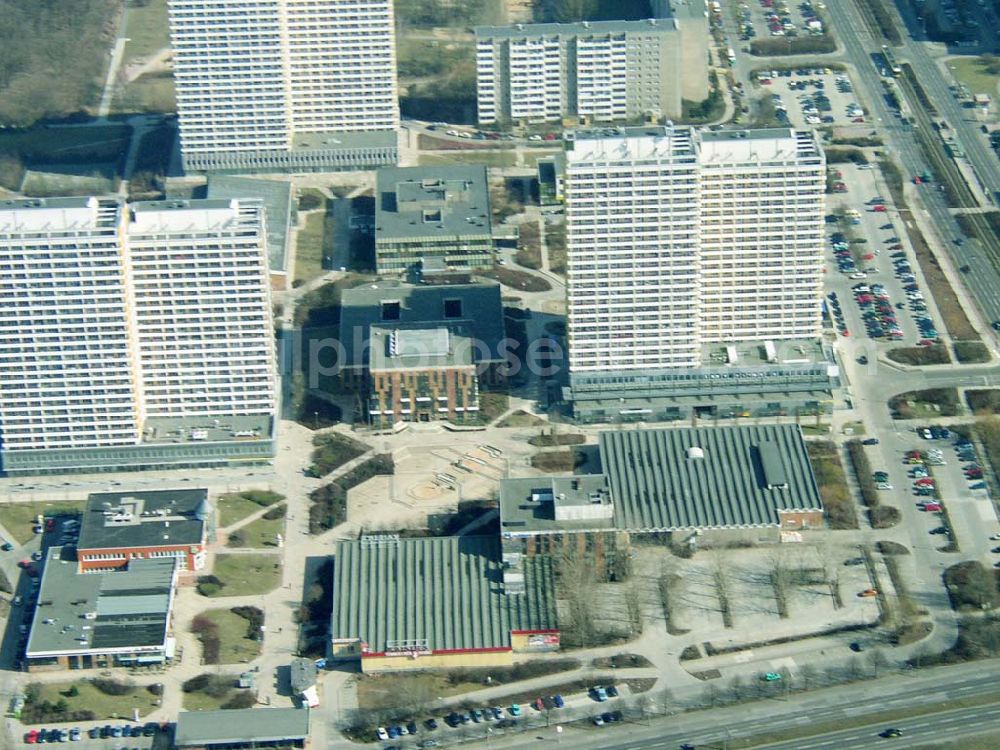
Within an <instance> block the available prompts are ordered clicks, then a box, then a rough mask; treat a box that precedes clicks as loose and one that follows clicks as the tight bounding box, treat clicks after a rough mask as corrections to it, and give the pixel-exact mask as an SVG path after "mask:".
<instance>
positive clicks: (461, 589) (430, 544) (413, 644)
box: [331, 535, 559, 672]
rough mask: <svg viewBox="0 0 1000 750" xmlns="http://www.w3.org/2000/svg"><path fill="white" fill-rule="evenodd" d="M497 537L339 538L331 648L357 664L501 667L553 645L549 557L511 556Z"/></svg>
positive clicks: (367, 668) (369, 668) (370, 667)
mask: <svg viewBox="0 0 1000 750" xmlns="http://www.w3.org/2000/svg"><path fill="white" fill-rule="evenodd" d="M510 562H511V561H507V560H506V559H505V558H503V557H502V556H501V551H500V540H499V539H498V538H497V537H485V536H484V537H476V536H463V537H440V538H419V539H400V538H399V537H397V536H394V535H385V536H369V537H362V538H361V539H360V540H357V541H343V542H339V543H338V544H337V551H336V558H335V562H334V586H333V618H332V624H331V635H332V656H333V658H334V659H337V660H360V662H361V669H362V671H363V672H379V671H390V670H404V669H428V668H436V667H484V666H504V665H509V664H511V663H513V653H514V652H523V651H551V650H555V649H557V648H558V647H559V630H558V627H557V625H556V610H555V587H554V582H553V577H552V564H551V560H550V558H548V557H546V556H536V557H533V558H530V559H528V558H525V559H523V560H521V561H514V564H510Z"/></svg>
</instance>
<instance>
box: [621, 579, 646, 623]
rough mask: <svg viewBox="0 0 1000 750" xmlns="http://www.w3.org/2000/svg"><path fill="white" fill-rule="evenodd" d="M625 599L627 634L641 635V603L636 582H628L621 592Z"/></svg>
mask: <svg viewBox="0 0 1000 750" xmlns="http://www.w3.org/2000/svg"><path fill="white" fill-rule="evenodd" d="M623 596H624V597H625V613H626V616H627V617H628V624H629V632H630V633H631V635H639V634H641V633H642V602H641V600H640V596H639V585H638V583H637V582H636V581H634V580H632V581H629V583H628V584H626V586H625V590H624V592H623Z"/></svg>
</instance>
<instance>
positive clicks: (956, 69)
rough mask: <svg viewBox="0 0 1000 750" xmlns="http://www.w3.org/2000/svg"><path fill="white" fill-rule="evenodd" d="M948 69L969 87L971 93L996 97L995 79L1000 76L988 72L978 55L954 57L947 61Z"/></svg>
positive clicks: (998, 78) (956, 78) (957, 79)
mask: <svg viewBox="0 0 1000 750" xmlns="http://www.w3.org/2000/svg"><path fill="white" fill-rule="evenodd" d="M948 69H949V70H950V71H951V74H952V75H953V76H954V77H955V80H956V81H958V82H959V83H963V84H965V85H966V86H968V87H969V89H970V90H971V91H972V93H973V94H989V95H990V98H991V99H996V98H997V81H1000V76H997V75H995V74H991V73H988V72H987V70H986V66H985V65H983V64H982V63H980V62H979V58H978V57H956V58H952V59H951V60H949V61H948Z"/></svg>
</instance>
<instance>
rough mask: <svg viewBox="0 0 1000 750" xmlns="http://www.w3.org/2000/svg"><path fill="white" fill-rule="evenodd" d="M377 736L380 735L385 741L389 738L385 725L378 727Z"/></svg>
mask: <svg viewBox="0 0 1000 750" xmlns="http://www.w3.org/2000/svg"><path fill="white" fill-rule="evenodd" d="M375 736H376V737H378V738H379V739H380V740H383V741H385V740H387V739H389V732H388V731H386V728H385V727H379V728H378V729H376V730H375Z"/></svg>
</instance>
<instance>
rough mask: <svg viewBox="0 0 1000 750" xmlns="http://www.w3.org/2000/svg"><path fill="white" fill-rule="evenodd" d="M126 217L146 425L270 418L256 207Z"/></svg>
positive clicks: (169, 207) (158, 204) (265, 287)
mask: <svg viewBox="0 0 1000 750" xmlns="http://www.w3.org/2000/svg"><path fill="white" fill-rule="evenodd" d="M130 208H131V221H130V222H129V224H128V228H127V239H126V242H127V245H128V257H129V265H130V270H131V274H130V275H131V287H132V293H133V294H134V296H135V318H136V332H137V337H138V353H139V357H138V361H139V369H140V372H141V377H142V383H143V388H142V392H143V400H144V407H145V411H146V414H147V416H149V417H193V416H197V415H211V416H213V417H229V416H238V415H244V414H270V413H272V412H273V411H274V405H275V398H276V396H275V390H276V388H275V375H274V332H273V327H272V322H271V309H270V292H269V289H270V272H269V270H268V268H267V256H266V253H265V252H264V250H263V247H262V242H263V238H265V237H266V233H265V232H264V226H263V222H264V213H263V211H262V210H261V208H260V206H259V205H256V204H254V203H240V202H238V201H222V200H203V201H187V202H185V201H180V202H178V201H167V202H163V201H152V202H147V203H135V204H132V206H131V207H130Z"/></svg>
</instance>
